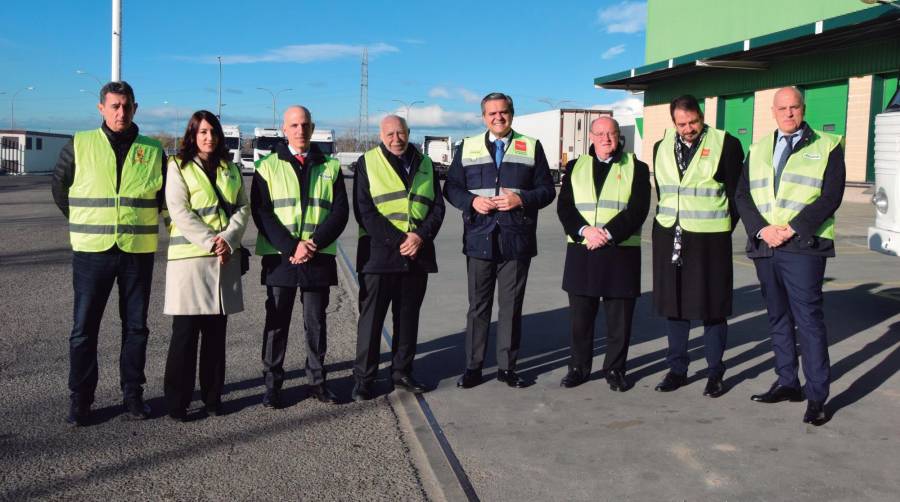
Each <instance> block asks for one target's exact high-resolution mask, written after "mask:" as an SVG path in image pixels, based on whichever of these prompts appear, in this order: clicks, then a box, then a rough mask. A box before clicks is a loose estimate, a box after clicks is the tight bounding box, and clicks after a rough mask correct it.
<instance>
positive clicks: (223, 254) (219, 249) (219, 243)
mask: <svg viewBox="0 0 900 502" xmlns="http://www.w3.org/2000/svg"><path fill="white" fill-rule="evenodd" d="M212 250H213V253H215V254H216V256H218V257H219V264H220V265H224V264H226V263H228V260H230V259H231V246H229V245H228V242H226V241H225V239H223V238H222V236H220V235H217V236H215V237H214V238H213V249H212Z"/></svg>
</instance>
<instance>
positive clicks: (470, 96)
mask: <svg viewBox="0 0 900 502" xmlns="http://www.w3.org/2000/svg"><path fill="white" fill-rule="evenodd" d="M456 92H458V93H459V96H460V97H461V98H462V99H463V101H465V102H466V103H479V102H481V96H479V95H478V94H475V93H474V92H472V91H470V90H468V89H464V88H462V87H460V88H458V89H456Z"/></svg>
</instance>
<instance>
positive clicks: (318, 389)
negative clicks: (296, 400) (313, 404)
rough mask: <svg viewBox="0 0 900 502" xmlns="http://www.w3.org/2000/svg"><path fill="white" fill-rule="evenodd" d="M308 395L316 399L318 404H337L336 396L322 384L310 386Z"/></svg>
mask: <svg viewBox="0 0 900 502" xmlns="http://www.w3.org/2000/svg"><path fill="white" fill-rule="evenodd" d="M309 395H311V396H312V397H314V398H316V400H318V401H319V402H320V403H325V404H337V402H338V397H337V394H335V393H334V392H331V389H329V388H328V386H326V385H325V383H324V382H323V383H320V384H319V385H310V386H309Z"/></svg>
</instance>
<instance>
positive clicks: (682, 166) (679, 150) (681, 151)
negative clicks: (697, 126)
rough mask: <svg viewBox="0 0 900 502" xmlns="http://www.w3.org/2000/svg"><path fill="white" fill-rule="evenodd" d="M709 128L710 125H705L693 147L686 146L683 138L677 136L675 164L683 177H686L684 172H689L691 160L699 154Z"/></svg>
mask: <svg viewBox="0 0 900 502" xmlns="http://www.w3.org/2000/svg"><path fill="white" fill-rule="evenodd" d="M708 128H709V126H708V125H706V124H703V130H701V131H700V135H699V136H697V139H696V140H695V141H694V143H693V144H691V146H688V145H686V144H685V143H684V141H682V139H681V136H679V135H677V134H676V135H675V164H676V165H677V166H678V170H679V171H680V172H681V176H684V172H685V171H687V168H688V166H689V165H690V164H691V159H693V158H694V154H695V153H697V149H698V148H699V147H700V143H703V138H705V137H706V131H707V129H708Z"/></svg>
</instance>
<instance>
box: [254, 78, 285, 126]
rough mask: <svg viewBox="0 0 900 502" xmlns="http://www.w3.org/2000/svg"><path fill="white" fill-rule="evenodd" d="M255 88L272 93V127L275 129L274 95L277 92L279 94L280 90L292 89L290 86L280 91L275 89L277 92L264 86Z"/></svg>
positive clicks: (276, 94)
mask: <svg viewBox="0 0 900 502" xmlns="http://www.w3.org/2000/svg"><path fill="white" fill-rule="evenodd" d="M257 89H259V90H260V91H266V92H268V93H269V94H271V95H272V129H275V120H276V116H275V113H276V112H275V110H276V108H275V97H276V96H278V95H279V94H281V93H282V92H286V91H293V89H291V88H287V89H281V90H280V91H277V92H273V91H272V90H271V89H267V88H265V87H257Z"/></svg>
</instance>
